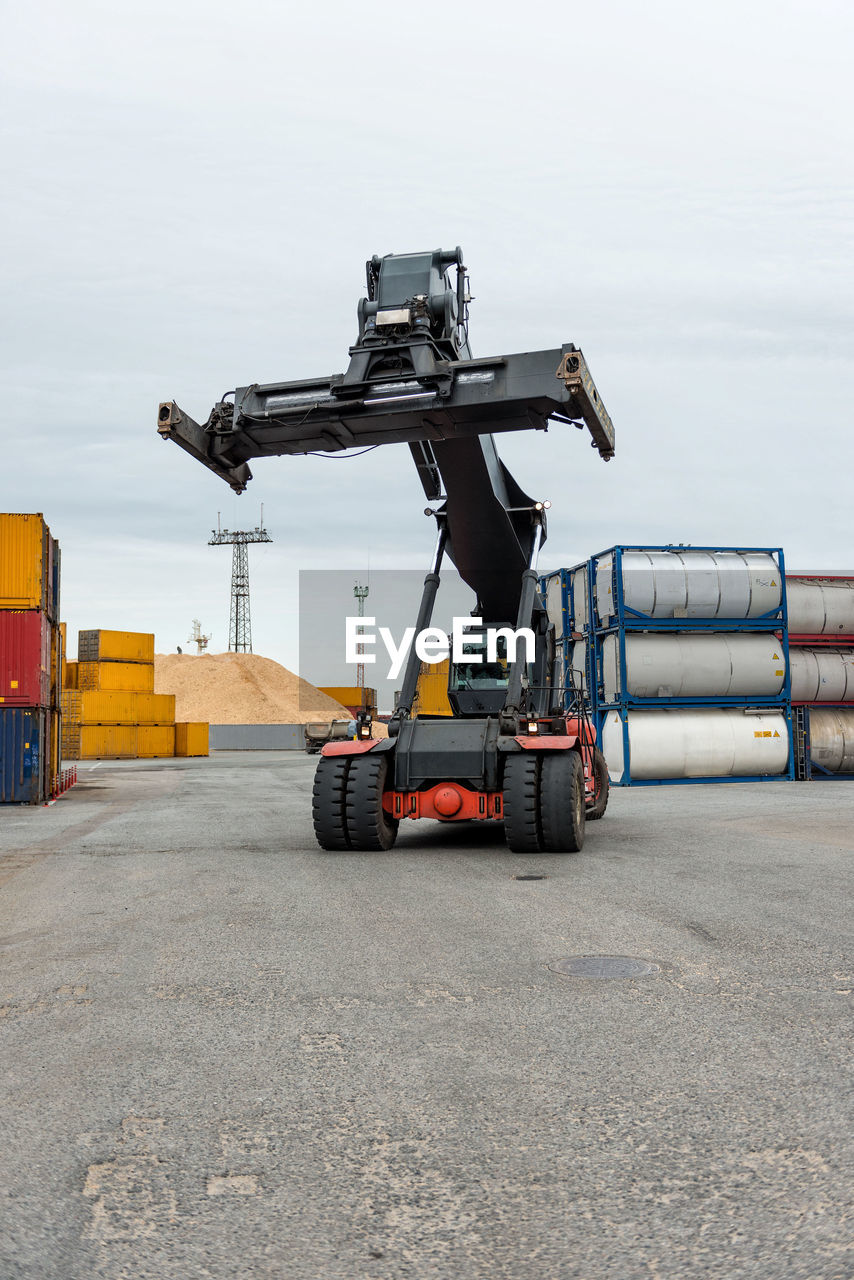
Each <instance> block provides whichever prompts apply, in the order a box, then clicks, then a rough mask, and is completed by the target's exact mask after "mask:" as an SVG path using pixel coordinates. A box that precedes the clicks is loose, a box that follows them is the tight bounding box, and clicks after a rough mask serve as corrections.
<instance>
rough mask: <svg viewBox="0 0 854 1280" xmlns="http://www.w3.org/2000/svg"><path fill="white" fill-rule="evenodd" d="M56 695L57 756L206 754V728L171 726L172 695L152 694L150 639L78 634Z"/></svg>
mask: <svg viewBox="0 0 854 1280" xmlns="http://www.w3.org/2000/svg"><path fill="white" fill-rule="evenodd" d="M65 679H66V687H65V689H64V690H63V694H62V708H63V752H64V754H65V755H66V756H67V757H74V758H75V759H78V760H121V759H140V758H142V759H149V758H153V757H159V756H174V755H182V756H185V755H207V754H208V726H207V725H206V724H196V723H194V724H187V723H182V724H180V725H176V723H175V695H174V694H165V693H155V692H154V636H153V635H152V634H149V633H146V632H137V631H105V630H98V631H80V632H79V633H78V639H77V661H76V662H67V663H66V668H65Z"/></svg>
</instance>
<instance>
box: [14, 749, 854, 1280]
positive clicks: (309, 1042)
mask: <svg viewBox="0 0 854 1280" xmlns="http://www.w3.org/2000/svg"><path fill="white" fill-rule="evenodd" d="M314 766H315V762H314V761H313V760H309V759H307V758H305V757H304V756H302V755H297V754H295V753H291V754H286V753H282V754H279V753H258V754H255V753H253V754H248V753H234V754H228V753H217V754H216V755H215V756H213V757H212V758H210V759H208V760H198V761H177V760H176V761H157V762H155V761H148V762H145V761H140V762H135V763H132V764H131V763H129V764H119V763H106V762H105V763H103V764H101V765H99V766H92V765H83V766H81V772H80V782H79V783H78V785H77V787H76V788H74V790H73V791H71V792H70V793H68V794H67V795H66V796H65V797H63V798H62V799H61V800H59V801H58V802H57V803H56V804H54V805H52V806H50V807H46V808H42V809H37V810H29V809H20V808H7V809H4V810H2V811H0V966H1V967H0V1055H2V1058H1V1059H0V1067H2V1082H3V1090H2V1094H3V1096H2V1104H0V1105H1V1106H2V1111H0V1133H2V1141H0V1276H2V1278H3V1280H18V1278H19V1277H21V1278H24V1277H26V1278H27V1280H36V1278H38V1280H41V1278H42V1277H51V1280H53V1278H55V1277H59V1278H61V1280H90V1278H92V1277H108V1278H109V1280H118V1278H120V1277H121V1278H127V1280H148V1278H149V1277H151V1280H196V1278H199V1280H202V1278H204V1280H250V1278H254V1277H287V1278H288V1280H362V1277H371V1278H373V1277H377V1278H378V1280H397V1278H398V1277H401V1278H404V1277H416V1278H418V1280H421V1278H424V1280H428V1278H430V1280H432V1278H433V1277H442V1278H446V1277H447V1278H449V1280H450V1278H454V1280H457V1278H459V1280H480V1278H481V1277H483V1278H484V1280H485V1278H487V1277H489V1280H504V1278H505V1277H506V1278H507V1280H510V1278H512V1280H534V1278H535V1277H536V1278H537V1280H540V1278H548V1280H552V1278H553V1280H569V1278H572V1277H584V1278H585V1280H610V1278H611V1277H614V1278H615V1280H616V1278H619V1280H634V1278H635V1277H643V1278H644V1280H665V1278H667V1280H669V1278H671V1277H672V1278H674V1280H675V1278H678V1280H685V1278H686V1277H687V1278H690V1277H704V1278H705V1277H711V1278H720V1280H738V1278H739V1277H757V1278H761V1280H776V1278H778V1277H805V1278H809V1280H818V1278H824V1277H826V1278H828V1280H830V1278H833V1280H849V1278H850V1277H851V1276H852V1273H854V1259H853V1258H852V1252H851V1243H852V1231H851V1221H850V1218H847V1217H846V1215H847V1213H848V1210H849V1208H850V1203H851V1184H852V1179H851V1170H852V1161H851V1073H850V1038H849V1037H850V1032H849V1027H850V1023H849V1020H848V1018H849V1014H848V1010H849V1007H850V1000H851V992H852V989H854V968H853V967H852V957H851V952H850V922H851V910H850V884H851V871H850V868H851V855H852V853H854V786H852V785H851V784H848V783H844V782H836V783H813V784H795V783H791V784H787V783H767V784H740V785H726V786H690V787H686V786H681V787H679V786H673V787H667V788H635V789H631V790H618V791H615V792H614V793H613V794H612V801H611V805H610V807H609V810H608V813H607V815H606V817H605V819H604V821H602V822H600V823H596V824H591V825H590V826H589V827H588V832H587V842H586V844H585V847H584V850H583V852H582V853H581V854H577V855H568V856H535V857H528V858H526V857H523V856H519V855H514V854H511V853H509V852H508V851H507V850H506V848H505V847H504V845H503V843H502V840H501V829H500V828H499V827H496V826H495V825H493V824H471V825H467V826H465V827H456V826H454V825H451V824H441V825H440V824H436V823H427V822H421V823H417V824H415V823H412V824H410V825H409V826H408V828H406V829H402V834H401V836H400V838H399V840H398V843H397V845H396V847H395V849H394V850H392V851H391V852H389V853H384V854H348V855H339V854H324V853H322V852H320V851H319V850H318V849H317V847H316V846H315V844H314V840H313V835H312V830H311V823H310V796H311V784H312V776H313V771H314ZM536 874H541V875H543V876H544V877H545V878H544V879H540V880H520V879H514V876H518V875H536ZM578 956H582V957H583V956H622V957H630V958H634V959H637V960H641V961H645V962H651V963H652V964H654V965H656V966H658V968H657V969H656V970H654V971H653V972H652V973H650V974H649V975H648V976H644V977H636V978H626V977H577V976H567V975H565V974H562V973H560V972H557V971H555V969H553V968H552V967H550V966H553V965H554V964H555V963H557V962H560V961H562V960H567V959H570V958H572V957H578Z"/></svg>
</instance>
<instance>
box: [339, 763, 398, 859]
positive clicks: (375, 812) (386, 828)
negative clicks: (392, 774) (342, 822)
mask: <svg viewBox="0 0 854 1280" xmlns="http://www.w3.org/2000/svg"><path fill="white" fill-rule="evenodd" d="M388 768H389V756H388V753H387V752H383V754H382V755H376V756H374V755H371V754H370V753H368V754H366V755H363V756H355V757H352V764H351V765H350V772H349V774H348V776H347V804H346V812H347V831H348V834H349V836H350V847H351V848H353V849H390V848H391V846H392V845H393V844H394V842H395V840H396V839H397V828H398V826H399V825H400V823H399V822H398V821H397V820H396V819H394V818H392V817H390V816H389V814H387V813H386V811H385V809H384V808H383V791H384V790H385V782H386V777H387V776H388Z"/></svg>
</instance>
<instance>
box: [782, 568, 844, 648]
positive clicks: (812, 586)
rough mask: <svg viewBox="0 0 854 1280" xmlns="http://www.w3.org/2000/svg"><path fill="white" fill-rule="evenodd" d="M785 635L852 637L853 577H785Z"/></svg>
mask: <svg viewBox="0 0 854 1280" xmlns="http://www.w3.org/2000/svg"><path fill="white" fill-rule="evenodd" d="M786 601H787V608H788V614H789V634H790V635H792V636H794V635H803V636H854V579H851V578H837V579H833V578H826V579H810V578H792V577H789V576H788V575H787V577H786Z"/></svg>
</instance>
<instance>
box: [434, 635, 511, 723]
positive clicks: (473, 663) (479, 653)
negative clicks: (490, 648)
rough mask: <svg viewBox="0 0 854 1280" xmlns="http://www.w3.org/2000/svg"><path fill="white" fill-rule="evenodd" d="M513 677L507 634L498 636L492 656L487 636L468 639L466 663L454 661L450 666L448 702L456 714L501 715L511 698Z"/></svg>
mask: <svg viewBox="0 0 854 1280" xmlns="http://www.w3.org/2000/svg"><path fill="white" fill-rule="evenodd" d="M449 639H450V637H449ZM509 678H510V673H509V667H508V660H507V640H506V639H505V637H504V636H498V638H497V641H496V653H495V657H494V658H492V659H491V658H490V655H489V654H488V653H487V646H486V638H485V637H484V638H483V639H482V640H474V639H472V640H466V641H465V642H464V644H463V660H462V662H451V663H450V664H449V668H448V701H449V702H450V704H451V707H452V708H453V712H454V715H457V716H483V715H498V714H499V712H500V711H501V710H502V709H503V707H504V703H505V701H506V699H507V686H508V684H509Z"/></svg>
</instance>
